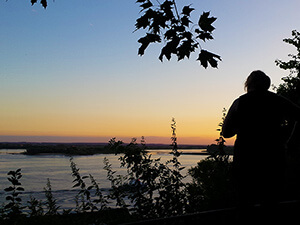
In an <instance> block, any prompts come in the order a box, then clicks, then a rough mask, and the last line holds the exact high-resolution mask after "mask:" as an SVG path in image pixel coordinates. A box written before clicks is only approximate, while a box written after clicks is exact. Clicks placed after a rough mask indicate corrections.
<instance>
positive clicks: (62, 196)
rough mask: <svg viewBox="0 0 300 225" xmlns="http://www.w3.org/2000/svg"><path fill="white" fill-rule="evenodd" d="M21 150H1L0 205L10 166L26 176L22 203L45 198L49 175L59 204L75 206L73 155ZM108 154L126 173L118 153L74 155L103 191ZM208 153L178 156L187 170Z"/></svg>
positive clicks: (165, 154) (163, 155) (162, 153)
mask: <svg viewBox="0 0 300 225" xmlns="http://www.w3.org/2000/svg"><path fill="white" fill-rule="evenodd" d="M193 151H198V152H199V150H189V152H193ZM21 152H24V150H5V149H4V150H0V205H1V204H2V203H3V202H4V201H5V193H4V188H6V187H8V186H9V185H10V183H9V181H8V180H7V173H8V172H9V171H10V170H16V169H19V168H21V169H22V171H21V172H22V175H23V177H22V178H21V180H20V182H21V183H22V186H23V187H24V188H25V192H24V194H22V196H21V197H22V200H23V204H24V203H26V202H27V201H28V200H29V197H30V195H32V196H34V197H35V198H37V199H38V200H44V199H45V195H44V188H45V187H46V184H47V178H49V179H50V182H51V186H52V193H53V196H54V197H55V198H56V199H57V203H58V205H59V206H61V207H62V208H63V209H68V208H74V207H75V196H76V194H77V193H78V191H77V190H74V189H72V186H73V184H72V181H73V177H72V175H71V168H70V157H69V156H64V155H34V156H30V155H23V154H20V153H21ZM168 152H170V150H165V151H151V154H153V158H161V160H162V162H165V161H167V160H169V159H171V157H172V156H171V155H170V154H168ZM157 153H159V154H157ZM105 157H106V158H108V160H109V162H110V163H111V164H112V169H113V170H116V171H117V174H125V172H126V169H124V168H120V162H119V160H118V158H119V156H116V155H114V154H105V155H104V154H103V155H101V154H99V155H92V156H73V159H74V162H75V163H76V164H77V167H78V168H79V169H80V170H79V172H80V174H81V176H84V175H88V174H92V175H93V177H94V178H95V179H96V181H97V182H98V183H99V186H100V187H101V188H102V190H103V194H107V193H108V190H109V188H110V182H109V181H108V180H107V179H106V171H105V170H104V169H103V167H104V163H103V160H104V158H105ZM205 157H206V156H205V155H181V156H180V158H179V160H180V162H181V164H182V166H184V167H186V169H185V170H184V171H185V172H184V173H186V171H187V169H188V168H190V167H191V166H195V165H196V163H197V162H199V161H200V160H201V159H204V158H205Z"/></svg>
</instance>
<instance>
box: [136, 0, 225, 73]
mask: <svg viewBox="0 0 300 225" xmlns="http://www.w3.org/2000/svg"><path fill="white" fill-rule="evenodd" d="M137 3H139V4H140V7H141V8H142V9H141V12H142V13H143V15H142V16H141V17H140V18H138V19H137V20H136V24H135V27H136V30H139V29H144V30H147V32H146V35H145V36H144V37H142V38H140V39H139V40H138V42H139V43H140V44H141V46H140V48H139V51H138V54H139V55H141V56H142V55H144V52H145V50H146V49H147V47H148V46H149V45H150V44H152V43H161V42H163V43H165V44H164V46H163V47H162V49H161V53H160V55H159V60H160V61H163V59H164V57H165V58H166V59H168V60H170V59H171V57H172V55H175V56H177V59H178V61H180V60H183V59H184V58H189V57H190V55H191V53H193V52H195V51H196V49H200V53H199V55H198V58H197V60H199V61H200V63H201V65H202V66H203V67H204V68H207V67H208V64H209V65H210V66H211V67H213V68H217V67H218V61H221V57H220V56H218V55H216V54H214V53H211V52H209V51H206V50H204V49H202V47H201V45H200V43H199V41H203V42H205V41H207V40H211V39H213V36H212V32H213V31H214V29H215V28H214V27H213V26H212V24H213V22H214V21H215V20H216V19H217V18H215V17H209V15H210V12H203V14H202V15H201V16H200V18H199V21H198V23H197V24H195V23H192V21H191V20H190V19H191V12H192V11H194V10H195V9H194V8H192V7H191V5H186V6H184V7H183V8H182V10H181V13H179V11H178V7H177V4H176V2H175V0H172V1H170V0H165V1H163V2H162V3H159V2H158V1H157V3H158V5H154V4H153V3H152V1H150V0H137Z"/></svg>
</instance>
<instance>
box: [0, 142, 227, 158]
mask: <svg viewBox="0 0 300 225" xmlns="http://www.w3.org/2000/svg"><path fill="white" fill-rule="evenodd" d="M107 145H108V144H107V143H36V142H2V143H0V149H24V150H26V152H25V153H22V154H25V155H50V154H51V155H52V154H54V155H95V154H115V153H116V152H115V151H113V150H111V149H109V148H107ZM124 145H126V144H125V143H124ZM146 147H147V148H146V149H147V150H149V151H151V150H158V151H159V150H166V151H168V150H170V151H171V149H172V146H171V145H166V144H147V145H146ZM227 148H228V149H229V152H228V154H231V153H232V151H231V149H232V147H230V146H229V147H227ZM205 149H206V150H207V151H203V150H205ZM216 149H217V146H216V145H179V146H178V150H179V151H180V150H191V151H190V152H189V151H187V152H183V153H182V154H183V155H210V154H211V153H213V152H215V151H216Z"/></svg>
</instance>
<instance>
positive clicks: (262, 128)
mask: <svg viewBox="0 0 300 225" xmlns="http://www.w3.org/2000/svg"><path fill="white" fill-rule="evenodd" d="M270 84H271V80H270V78H269V77H268V76H267V75H266V74H265V73H264V72H262V71H253V72H252V73H251V74H250V75H249V77H248V78H247V80H246V82H245V90H246V91H247V93H246V94H244V95H242V96H240V97H239V98H238V99H236V100H235V101H234V102H233V104H232V106H231V107H230V109H229V111H228V114H227V116H226V118H225V121H224V125H223V128H222V133H223V136H224V137H225V138H230V137H232V136H234V135H237V136H236V141H235V145H234V159H233V167H234V168H233V171H234V178H235V182H236V187H237V196H238V205H239V207H240V209H247V207H249V206H251V205H254V204H256V203H260V204H261V205H262V206H266V208H271V207H272V206H274V205H275V204H276V203H277V202H278V201H279V200H280V198H281V194H282V192H283V184H284V173H285V146H286V142H287V135H286V134H285V124H286V121H291V120H292V121H299V120H300V108H299V107H297V106H296V105H294V104H293V103H291V102H290V101H288V100H287V99H285V98H283V97H281V96H278V95H277V94H275V93H272V92H270V91H268V89H269V87H270Z"/></svg>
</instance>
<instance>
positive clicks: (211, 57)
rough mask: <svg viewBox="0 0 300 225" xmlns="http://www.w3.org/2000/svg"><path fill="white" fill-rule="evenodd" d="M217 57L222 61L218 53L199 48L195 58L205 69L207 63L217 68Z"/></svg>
mask: <svg viewBox="0 0 300 225" xmlns="http://www.w3.org/2000/svg"><path fill="white" fill-rule="evenodd" d="M215 58H216V59H215ZM217 59H218V60H220V61H222V59H221V57H220V56H219V55H216V54H214V53H211V52H208V51H206V50H201V52H200V54H199V57H198V59H197V60H199V61H200V63H201V65H202V66H203V67H204V68H205V69H206V68H207V67H208V63H209V64H210V65H211V67H213V68H218V61H217Z"/></svg>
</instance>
